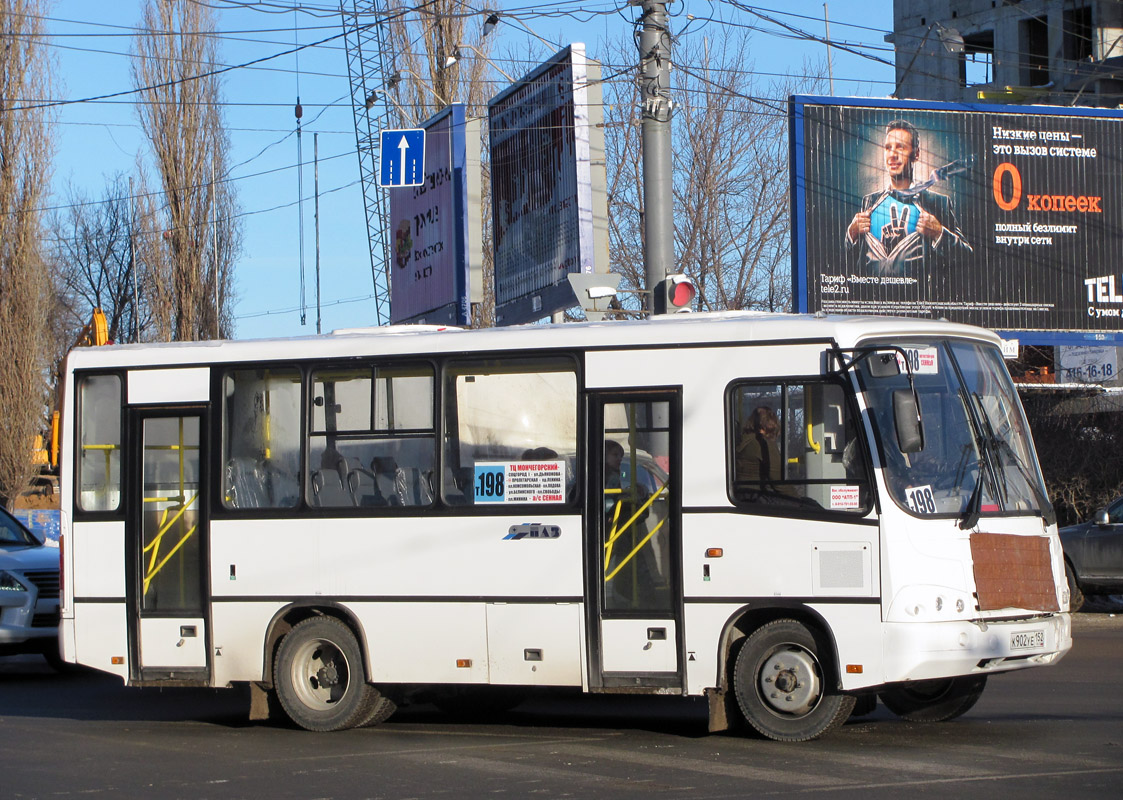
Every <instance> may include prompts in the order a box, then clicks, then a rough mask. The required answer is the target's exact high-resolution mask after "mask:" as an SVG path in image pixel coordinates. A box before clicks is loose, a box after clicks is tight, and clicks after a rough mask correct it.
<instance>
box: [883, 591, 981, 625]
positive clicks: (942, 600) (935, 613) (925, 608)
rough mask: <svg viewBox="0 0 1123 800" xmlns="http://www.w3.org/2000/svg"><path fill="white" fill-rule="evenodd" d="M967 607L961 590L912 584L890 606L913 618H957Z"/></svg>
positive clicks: (890, 613) (892, 610) (895, 610)
mask: <svg viewBox="0 0 1123 800" xmlns="http://www.w3.org/2000/svg"><path fill="white" fill-rule="evenodd" d="M966 608H967V602H966V600H965V599H964V597H963V595H962V594H961V593H960V592H957V591H955V590H952V589H948V588H947V587H945V586H910V587H908V588H907V589H903V590H902V591H900V592H899V593H898V594H897V597H896V598H895V599H894V601H893V605H892V607H891V608H890V612H889V616H890V618H892V617H893V615H894V612H896V613H898V614H899V613H900V612H902V611H903V612H904V614H905V615H906V616H908V617H910V618H912V619H918V620H920V619H931V620H938V619H955V618H956V616H957V615H959V614H962V613H963V611H964V609H966Z"/></svg>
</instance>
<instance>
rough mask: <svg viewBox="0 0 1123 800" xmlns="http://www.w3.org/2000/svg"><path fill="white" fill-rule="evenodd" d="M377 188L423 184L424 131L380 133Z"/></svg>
mask: <svg viewBox="0 0 1123 800" xmlns="http://www.w3.org/2000/svg"><path fill="white" fill-rule="evenodd" d="M380 141H381V147H382V168H381V169H380V170H379V173H378V185H379V186H420V185H421V184H422V183H424V182H425V131H424V130H421V129H417V130H396V131H382V134H381V137H380Z"/></svg>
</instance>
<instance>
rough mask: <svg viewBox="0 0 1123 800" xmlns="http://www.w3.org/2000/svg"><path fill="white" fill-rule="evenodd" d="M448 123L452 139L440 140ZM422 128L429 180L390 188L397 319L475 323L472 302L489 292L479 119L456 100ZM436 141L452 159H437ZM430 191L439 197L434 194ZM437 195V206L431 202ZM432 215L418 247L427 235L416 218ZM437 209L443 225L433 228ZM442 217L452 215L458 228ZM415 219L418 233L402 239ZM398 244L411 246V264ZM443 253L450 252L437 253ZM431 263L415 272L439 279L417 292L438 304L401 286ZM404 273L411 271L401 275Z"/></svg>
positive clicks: (392, 306) (392, 318)
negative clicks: (485, 274)
mask: <svg viewBox="0 0 1123 800" xmlns="http://www.w3.org/2000/svg"><path fill="white" fill-rule="evenodd" d="M445 125H447V136H448V140H447V142H440V141H438V140H437V138H436V137H441V136H444V135H445V130H444V126H445ZM420 127H421V128H422V129H423V130H424V131H425V148H426V154H425V170H424V180H423V182H422V184H421V185H420V186H406V187H393V188H388V189H387V191H388V192H389V209H390V212H389V219H388V228H389V229H388V231H387V238H388V240H389V241H390V242H391V243H392V244H391V246H390V253H389V257H390V259H391V264H390V266H389V272H390V276H391V277H390V322H391V324H395V325H397V324H407V323H427V324H432V325H460V326H467V325H470V324H471V321H472V314H471V311H472V309H471V303H472V301H478V300H479V299H480V295H481V293H482V290H481V288H480V287H481V285H482V278H481V277H480V275H481V274H482V271H483V267H482V264H483V256H482V254H483V244H482V234H483V231H482V221H481V217H480V201H479V197H480V183H481V177H480V154H479V150H480V122H479V120H476V119H469V118H468V115H467V106H466V105H465V104H463V103H452V104H450V105H448V106H445V108H443V109H441V110H440V111H438V112H437V113H436V114H434V115H433V116H431V117H429V119H427V120H426V121H425V122H424V123H422V124H421V126H420ZM431 144H432V148H433V149H434V150H435V151H437V152H439V153H440V154H441V155H442V156H445V155H446V154H445V153H444V152H443V151H444V150H445V149H446V147H447V157H442V158H433V159H431V158H430V157H429V149H430V146H431ZM444 170H447V171H448V180H447V181H445V179H444V176H443V175H440V179H439V180H438V175H439V173H442V172H443V171H444ZM426 184H428V185H426ZM446 187H447V188H446ZM430 192H433V194H432V195H430V194H429V193H430ZM426 195H429V197H426ZM434 197H435V198H436V204H435V205H433V204H432V203H433V198H434ZM425 206H429V208H428V209H426V208H425ZM415 212H416V213H415ZM426 212H428V213H429V215H430V218H429V220H428V226H427V230H428V231H429V233H427V234H426V237H425V238H424V239H422V240H421V242H418V244H422V242H424V243H426V244H422V246H421V247H420V248H418V247H415V244H414V240H413V237H414V236H417V237H418V238H419V239H420V238H421V234H420V231H419V230H417V225H418V223H417V222H416V220H415V219H414V218H415V216H417V215H420V216H422V217H424V216H425V214H426ZM434 212H435V219H436V221H437V222H438V223H440V225H439V226H434V222H433V219H434ZM443 220H451V226H450V225H448V224H446V223H444V222H443ZM411 222H412V225H411V230H410V231H409V232H407V233H406V234H405V237H401V236H398V228H399V226H400V225H404V224H407V223H411ZM434 231H437V232H438V233H440V234H441V235H440V238H438V239H434V238H433V232H434ZM446 239H447V240H449V241H448V242H447V244H448V245H451V246H450V247H446ZM438 247H439V252H434V253H427V250H428V249H430V248H432V249H433V250H436V249H437V248H438ZM399 249H403V250H405V251H406V252H407V253H408V255H409V258H408V263H407V265H406V266H403V265H402V264H401V263H399V257H400V255H401V254H400V253H399ZM438 255H440V256H443V257H440V258H438V257H437V256H438ZM422 262H427V263H422ZM426 268H428V269H429V270H430V273H429V274H428V275H422V276H420V277H415V280H416V281H418V282H420V281H423V280H427V279H428V278H430V277H431V278H432V280H433V281H434V283H433V284H427V285H425V286H423V287H421V288H419V289H418V290H415V291H416V294H417V295H424V294H425V293H428V294H429V296H430V297H432V298H436V299H435V301H432V300H430V301H429V302H425V301H424V299H423V297H415V296H413V295H411V294H407V293H405V290H404V288H403V287H402V284H401V281H403V280H405V276H406V275H408V270H414V271H415V272H423V271H424V270H425V269H426ZM400 270H406V272H402V274H401V275H399V271H400ZM406 303H408V304H409V307H407V308H406V309H405V312H404V313H403V312H402V311H401V310H400V309H401V306H402V305H403V304H406Z"/></svg>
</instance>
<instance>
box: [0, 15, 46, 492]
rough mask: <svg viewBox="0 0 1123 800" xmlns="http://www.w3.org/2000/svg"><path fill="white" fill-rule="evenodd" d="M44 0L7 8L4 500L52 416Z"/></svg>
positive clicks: (0, 289) (1, 247) (19, 485)
mask: <svg viewBox="0 0 1123 800" xmlns="http://www.w3.org/2000/svg"><path fill="white" fill-rule="evenodd" d="M44 5H45V4H44V3H43V2H41V0H7V2H5V4H4V10H3V12H2V13H0V41H2V42H3V46H2V47H0V502H2V503H4V504H5V505H7V504H8V503H9V502H10V501H11V500H12V499H13V498H15V497H16V496H17V495H18V494H19V493H20V492H21V491H23V490H24V489H25V488H27V486H28V485H29V484H30V482H31V477H32V474H33V473H34V471H35V468H34V467H33V466H32V464H31V444H32V439H33V437H34V436H35V434H37V433H39V432H41V430H42V428H43V425H44V422H45V412H46V399H47V380H48V371H49V365H48V360H49V352H50V343H49V332H48V318H49V314H50V280H49V278H48V275H47V268H46V264H45V263H44V258H43V253H42V252H41V244H40V241H41V237H42V232H41V219H40V213H39V208H40V207H41V206H42V200H43V197H44V195H45V193H46V189H47V183H48V180H49V177H48V172H49V169H48V168H49V166H50V157H51V137H50V131H49V128H48V124H47V123H48V118H47V112H46V110H45V109H43V108H36V107H35V105H36V103H37V101H42V100H44V99H47V98H49V97H50V96H51V72H50V66H49V62H48V60H47V57H46V54H45V52H44V34H45V31H44V29H43V20H44V19H45V18H46V13H47V11H46V8H45V7H44Z"/></svg>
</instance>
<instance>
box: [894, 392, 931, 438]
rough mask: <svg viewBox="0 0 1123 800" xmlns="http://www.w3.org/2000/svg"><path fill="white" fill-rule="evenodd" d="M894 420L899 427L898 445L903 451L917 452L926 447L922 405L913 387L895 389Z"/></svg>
mask: <svg viewBox="0 0 1123 800" xmlns="http://www.w3.org/2000/svg"><path fill="white" fill-rule="evenodd" d="M893 422H894V424H895V425H896V428H897V446H898V447H899V448H900V449H901V452H902V453H917V452H920V451H921V450H923V449H924V427H923V425H922V424H921V421H920V407H919V406H918V405H917V403H916V395H915V394H914V393H913V392H912V390H911V389H895V390H894V391H893Z"/></svg>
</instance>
